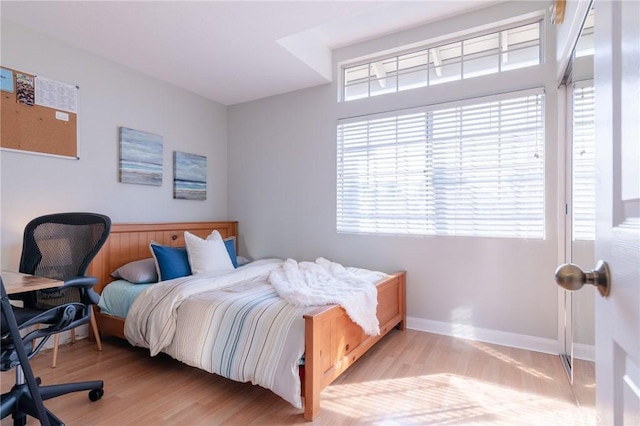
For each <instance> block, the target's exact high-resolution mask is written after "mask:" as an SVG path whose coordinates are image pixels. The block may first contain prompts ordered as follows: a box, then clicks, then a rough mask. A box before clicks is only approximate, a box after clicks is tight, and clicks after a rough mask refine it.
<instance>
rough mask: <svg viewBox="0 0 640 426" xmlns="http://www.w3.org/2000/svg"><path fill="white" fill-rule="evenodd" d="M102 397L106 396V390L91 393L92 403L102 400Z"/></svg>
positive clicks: (94, 390) (92, 390)
mask: <svg viewBox="0 0 640 426" xmlns="http://www.w3.org/2000/svg"><path fill="white" fill-rule="evenodd" d="M102 395H104V389H91V390H90V391H89V399H90V400H91V401H97V400H99V399H100V398H102Z"/></svg>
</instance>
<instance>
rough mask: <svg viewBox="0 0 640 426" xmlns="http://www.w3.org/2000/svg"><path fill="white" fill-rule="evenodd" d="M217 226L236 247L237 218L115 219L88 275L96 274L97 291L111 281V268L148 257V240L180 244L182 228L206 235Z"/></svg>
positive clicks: (168, 244) (181, 242) (182, 235)
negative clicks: (200, 219)
mask: <svg viewBox="0 0 640 426" xmlns="http://www.w3.org/2000/svg"><path fill="white" fill-rule="evenodd" d="M214 229H217V230H218V231H219V232H220V234H221V235H222V238H228V237H236V251H237V250H238V247H237V245H238V239H237V237H238V222H176V223H116V224H113V225H111V233H110V234H109V238H108V239H107V241H106V243H105V244H104V246H102V249H101V250H100V251H99V252H98V254H97V255H96V257H95V258H94V259H93V262H91V264H90V265H89V270H88V272H87V274H88V275H90V276H94V277H98V284H96V286H95V287H94V289H95V290H96V291H97V292H98V293H101V292H102V289H103V288H104V287H105V286H106V285H107V284H108V283H109V282H111V281H113V278H111V272H113V271H114V270H116V269H117V268H119V267H120V266H122V265H125V264H127V263H129V262H133V261H134V260H140V259H146V258H149V257H151V252H150V251H149V243H150V242H151V240H154V241H156V242H158V243H159V244H162V245H167V246H175V247H181V246H184V245H185V243H184V231H189V232H191V233H192V234H194V235H197V236H199V237H201V238H206V237H207V236H208V235H209V234H211V232H212V231H213V230H214Z"/></svg>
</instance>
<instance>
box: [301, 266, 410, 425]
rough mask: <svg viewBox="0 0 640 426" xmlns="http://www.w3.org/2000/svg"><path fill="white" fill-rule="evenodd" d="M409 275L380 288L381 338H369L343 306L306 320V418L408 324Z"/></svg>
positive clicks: (402, 274) (399, 275) (320, 310)
mask: <svg viewBox="0 0 640 426" xmlns="http://www.w3.org/2000/svg"><path fill="white" fill-rule="evenodd" d="M405 282H406V273H405V272H398V273H396V274H393V275H390V276H389V277H388V278H387V279H385V280H384V281H381V282H379V283H378V284H377V288H378V310H377V316H378V321H379V323H380V334H379V335H378V336H367V335H366V334H364V332H363V331H362V329H361V328H360V326H358V325H356V324H355V323H354V322H353V321H351V319H350V318H349V317H348V316H347V314H346V312H345V310H344V309H343V308H341V307H340V306H337V305H333V306H329V307H322V308H318V309H316V310H314V311H312V312H310V313H308V314H307V315H305V316H304V319H305V375H304V397H305V404H304V418H305V419H307V420H313V419H314V418H315V417H316V415H317V414H318V412H319V411H320V392H321V391H322V390H323V389H324V388H325V387H327V386H328V385H329V384H330V383H331V382H333V381H334V380H335V379H336V378H337V377H338V376H340V374H342V373H343V372H344V371H345V370H346V369H347V368H349V366H351V365H352V364H353V363H354V362H356V361H357V360H358V359H359V358H360V357H361V356H362V355H364V354H365V352H367V350H369V349H370V348H371V347H372V346H373V345H374V344H375V343H376V342H377V341H379V340H380V339H381V338H382V337H384V336H385V335H386V334H387V333H388V332H389V331H390V330H391V329H393V328H394V327H396V326H397V327H398V328H399V329H400V330H404V327H405V323H406V301H405Z"/></svg>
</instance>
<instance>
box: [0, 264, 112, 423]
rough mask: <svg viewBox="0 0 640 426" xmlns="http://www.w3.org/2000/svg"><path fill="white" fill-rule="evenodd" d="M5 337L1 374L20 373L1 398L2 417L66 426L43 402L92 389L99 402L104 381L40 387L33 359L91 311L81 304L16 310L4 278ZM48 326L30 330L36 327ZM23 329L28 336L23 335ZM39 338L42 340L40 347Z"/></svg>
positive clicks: (1, 354)
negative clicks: (55, 338)
mask: <svg viewBox="0 0 640 426" xmlns="http://www.w3.org/2000/svg"><path fill="white" fill-rule="evenodd" d="M0 286H1V287H2V308H1V311H2V316H1V319H2V332H1V333H2V334H1V342H0V348H1V350H0V371H8V370H10V369H12V368H15V370H16V381H15V385H14V386H13V387H12V388H11V390H10V391H9V392H6V393H4V394H2V395H0V418H1V419H4V418H5V417H7V416H8V415H9V414H12V417H13V424H14V426H24V425H25V424H26V422H27V415H29V416H32V417H35V418H36V419H38V420H40V424H41V425H43V426H49V425H55V426H62V425H64V423H63V422H62V421H61V420H60V419H59V418H57V417H56V416H55V415H54V414H53V413H52V412H51V411H49V410H48V409H47V408H46V407H45V406H44V404H43V400H45V399H50V398H54V397H56V396H60V395H64V394H67V393H70V392H77V391H82V390H89V399H90V400H92V401H97V400H99V399H100V398H101V397H102V395H103V393H104V390H103V382H102V381H93V382H82V383H67V384H62V385H52V386H39V379H37V378H35V377H34V375H33V371H32V369H31V365H30V364H29V359H30V358H31V357H33V356H34V355H35V354H37V353H38V351H39V350H40V349H41V348H42V347H43V346H44V344H45V342H46V341H47V339H48V338H49V337H51V336H52V335H53V334H54V333H57V332H59V331H61V330H64V329H65V328H67V327H68V326H69V324H71V323H72V322H73V321H74V319H75V318H76V317H77V316H78V315H79V314H80V315H81V312H82V311H86V310H87V309H91V307H90V306H89V307H87V306H86V305H84V304H81V303H68V304H65V305H61V306H58V307H55V308H52V309H49V310H47V311H44V312H39V311H36V310H31V309H27V308H14V307H12V306H11V304H10V303H9V298H8V297H7V293H6V290H5V288H4V283H3V282H2V277H0ZM36 324H38V325H41V326H46V328H38V329H35V330H32V331H28V330H29V329H30V328H31V327H32V326H34V325H36ZM20 330H23V331H24V332H25V333H26V334H25V336H24V337H22V336H21V335H20ZM36 339H41V340H40V342H39V343H38V344H37V345H36V343H35V342H36Z"/></svg>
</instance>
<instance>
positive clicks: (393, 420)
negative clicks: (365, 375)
mask: <svg viewBox="0 0 640 426" xmlns="http://www.w3.org/2000/svg"><path fill="white" fill-rule="evenodd" d="M389 394H394V395H395V397H394V398H393V402H392V403H390V399H389ZM322 399H323V401H322V409H323V410H331V411H335V412H337V413H339V414H341V415H343V416H349V417H352V418H354V419H357V421H358V422H360V423H373V424H375V423H376V422H378V423H380V419H384V420H383V423H384V424H469V423H472V424H494V425H495V424H508V425H513V424H518V425H563V426H567V425H583V424H589V423H590V422H585V417H584V416H585V413H582V414H581V412H580V410H579V409H578V408H577V407H576V405H575V404H572V403H569V402H565V401H560V400H556V399H551V398H544V397H540V396H539V395H534V394H530V393H525V392H518V391H514V390H513V389H511V388H507V387H503V386H498V385H495V384H489V383H485V382H482V381H479V380H475V379H471V378H468V377H462V376H457V375H454V374H434V375H426V376H416V377H405V378H399V379H389V380H377V381H373V382H363V383H349V384H334V385H332V386H329V387H328V388H327V389H325V391H324V392H323V394H322Z"/></svg>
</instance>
